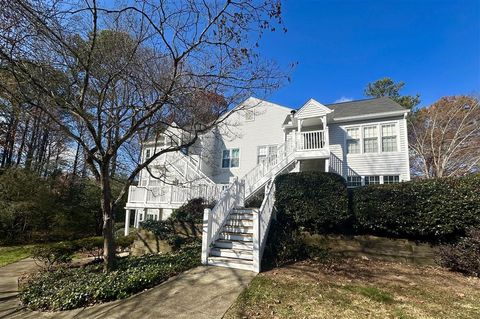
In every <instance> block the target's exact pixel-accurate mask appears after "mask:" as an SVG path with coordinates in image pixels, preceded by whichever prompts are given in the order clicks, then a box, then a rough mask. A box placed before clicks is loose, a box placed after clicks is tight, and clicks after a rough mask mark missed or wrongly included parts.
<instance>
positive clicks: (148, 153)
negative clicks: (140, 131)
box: [145, 148, 151, 159]
mask: <svg viewBox="0 0 480 319" xmlns="http://www.w3.org/2000/svg"><path fill="white" fill-rule="evenodd" d="M150 155H151V154H150V149H149V148H147V150H146V151H145V159H149V158H150Z"/></svg>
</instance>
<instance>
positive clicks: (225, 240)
mask: <svg viewBox="0 0 480 319" xmlns="http://www.w3.org/2000/svg"><path fill="white" fill-rule="evenodd" d="M254 213H256V209H247V208H234V209H233V211H232V212H231V213H230V214H229V215H228V218H227V221H226V223H225V225H224V226H223V227H222V230H221V232H220V235H219V237H218V239H217V240H216V241H215V242H214V245H213V247H212V248H211V249H210V252H209V257H208V264H209V265H212V266H221V267H228V268H237V269H245V270H252V271H253V270H254V268H253V220H254V218H253V217H254Z"/></svg>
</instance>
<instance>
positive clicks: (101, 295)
mask: <svg viewBox="0 0 480 319" xmlns="http://www.w3.org/2000/svg"><path fill="white" fill-rule="evenodd" d="M199 263H200V246H198V245H196V246H186V247H183V248H182V249H181V250H179V251H177V252H176V253H172V254H162V255H145V256H142V257H126V258H121V259H119V260H118V264H117V267H118V268H117V269H116V270H115V271H111V272H108V273H105V272H103V270H102V268H103V266H102V265H100V264H92V265H87V266H85V267H82V268H59V269H56V270H54V271H45V272H42V273H40V274H38V275H36V276H34V277H31V278H30V279H28V280H27V281H26V282H24V283H22V284H21V285H20V294H19V297H20V300H21V301H22V303H23V304H24V305H26V306H27V307H29V308H30V309H34V310H68V309H74V308H79V307H85V306H89V305H92V304H95V303H99V302H106V301H112V300H117V299H123V298H127V297H128V296H131V295H133V294H135V293H137V292H140V291H143V290H144V289H148V288H151V287H153V286H155V285H157V284H159V283H161V282H163V281H165V280H166V279H168V278H169V277H172V276H174V275H176V274H178V273H180V272H182V271H185V270H187V269H190V268H192V267H195V266H197V265H199Z"/></svg>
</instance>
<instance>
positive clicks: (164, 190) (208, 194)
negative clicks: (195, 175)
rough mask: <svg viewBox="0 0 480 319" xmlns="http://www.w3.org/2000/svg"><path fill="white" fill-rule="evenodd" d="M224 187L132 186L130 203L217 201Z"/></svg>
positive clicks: (215, 185) (218, 185) (217, 185)
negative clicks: (202, 199)
mask: <svg viewBox="0 0 480 319" xmlns="http://www.w3.org/2000/svg"><path fill="white" fill-rule="evenodd" d="M223 188H224V185H222V184H214V185H194V186H185V187H183V186H174V185H169V186H148V187H137V186H130V190H129V194H128V202H129V203H142V204H183V203H185V202H187V201H188V200H190V199H193V198H198V197H202V198H205V199H206V200H208V201H212V200H217V199H218V197H219V196H220V193H221V192H222V190H223Z"/></svg>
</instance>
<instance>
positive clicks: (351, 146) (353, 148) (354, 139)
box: [347, 127, 360, 154]
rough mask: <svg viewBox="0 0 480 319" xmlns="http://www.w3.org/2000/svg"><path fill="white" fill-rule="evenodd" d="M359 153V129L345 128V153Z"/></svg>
mask: <svg viewBox="0 0 480 319" xmlns="http://www.w3.org/2000/svg"><path fill="white" fill-rule="evenodd" d="M358 153H360V129H359V128H358V127H357V128H347V154H358Z"/></svg>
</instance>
